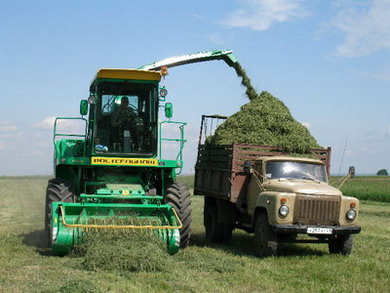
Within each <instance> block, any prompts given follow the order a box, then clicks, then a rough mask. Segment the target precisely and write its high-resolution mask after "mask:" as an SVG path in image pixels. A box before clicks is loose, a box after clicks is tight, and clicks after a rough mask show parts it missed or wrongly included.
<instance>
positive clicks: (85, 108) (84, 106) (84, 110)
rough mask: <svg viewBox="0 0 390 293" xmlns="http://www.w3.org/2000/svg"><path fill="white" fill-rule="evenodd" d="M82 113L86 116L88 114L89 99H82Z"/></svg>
mask: <svg viewBox="0 0 390 293" xmlns="http://www.w3.org/2000/svg"><path fill="white" fill-rule="evenodd" d="M80 114H81V116H85V115H87V114H88V101H87V100H81V102H80Z"/></svg>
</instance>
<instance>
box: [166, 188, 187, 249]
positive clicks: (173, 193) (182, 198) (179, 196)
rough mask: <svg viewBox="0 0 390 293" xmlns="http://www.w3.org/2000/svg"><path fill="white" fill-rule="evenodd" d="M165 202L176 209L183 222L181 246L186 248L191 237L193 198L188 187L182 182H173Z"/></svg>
mask: <svg viewBox="0 0 390 293" xmlns="http://www.w3.org/2000/svg"><path fill="white" fill-rule="evenodd" d="M165 203H167V204H170V205H171V206H172V207H173V208H174V209H175V211H176V213H177V215H178V216H179V219H180V221H181V223H182V224H183V226H182V228H181V229H180V247H181V248H186V247H187V246H188V245H189V243H190V237H191V198H190V191H189V190H188V187H187V186H186V185H185V184H182V183H177V182H176V183H173V184H172V185H171V186H170V187H169V188H168V190H167V194H166V196H165Z"/></svg>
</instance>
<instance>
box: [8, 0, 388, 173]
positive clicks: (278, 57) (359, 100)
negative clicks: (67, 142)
mask: <svg viewBox="0 0 390 293" xmlns="http://www.w3.org/2000/svg"><path fill="white" fill-rule="evenodd" d="M389 31H390V0H362V1H361V0H354V1H352V0H337V1H336V0H330V1H328V0H272V1H271V0H225V1H219V0H216V1H204V0H198V1H120V0H112V1H39V0H35V1H27V0H20V1H7V0H0V88H1V95H0V101H1V108H0V109H1V110H0V160H1V164H0V175H33V174H52V155H53V145H52V121H53V118H52V117H55V116H78V115H79V114H78V109H79V101H80V100H81V99H83V98H86V97H87V96H88V88H89V84H90V82H91V80H92V78H93V76H94V74H95V73H96V71H97V70H98V69H99V68H137V67H139V66H141V65H143V64H146V63H150V62H152V61H156V60H160V59H163V58H166V57H170V56H175V55H182V54H188V53H194V52H199V51H204V50H210V49H231V50H233V51H234V53H235V55H236V57H237V58H238V60H239V61H240V63H241V64H242V66H243V67H244V68H245V69H246V71H247V73H248V75H249V76H250V78H251V80H252V83H253V84H254V86H255V87H256V88H257V89H258V90H259V91H261V90H267V91H270V92H271V93H272V94H273V95H275V96H276V97H278V98H279V99H281V100H282V101H283V102H284V103H285V104H286V105H287V106H288V107H289V108H290V110H291V113H292V114H293V116H294V117H295V119H296V120H298V121H299V122H301V123H304V124H305V125H306V126H307V127H308V128H309V130H310V132H311V133H312V134H313V136H314V137H316V139H317V140H318V142H319V143H320V144H321V145H323V146H331V147H332V149H333V156H332V173H335V174H338V172H339V170H340V169H341V173H345V172H346V170H347V168H348V166H349V165H355V166H356V169H357V172H358V173H361V174H362V173H375V172H376V171H378V170H379V169H382V168H386V169H388V170H389V169H390V156H389V151H390V118H389V110H390V107H389V106H390V101H389V98H390V34H389ZM166 86H167V87H168V89H169V100H170V101H171V102H173V104H174V119H175V120H178V121H185V122H188V123H189V124H188V127H187V138H188V140H189V142H188V144H187V147H186V150H185V163H186V167H185V170H184V171H185V173H191V172H193V165H194V162H195V157H196V142H197V136H198V132H199V126H200V125H199V124H200V118H201V115H202V114H224V115H231V114H233V113H235V112H236V111H238V110H239V107H240V106H241V105H242V104H244V103H247V102H248V100H247V99H246V98H245V96H244V88H243V87H242V86H241V85H240V79H239V78H237V77H236V75H235V72H234V70H232V69H231V68H229V67H228V66H226V65H225V64H224V63H223V62H222V61H213V62H207V63H199V64H194V65H187V66H181V67H176V68H172V69H171V70H170V75H169V76H168V77H167V80H166Z"/></svg>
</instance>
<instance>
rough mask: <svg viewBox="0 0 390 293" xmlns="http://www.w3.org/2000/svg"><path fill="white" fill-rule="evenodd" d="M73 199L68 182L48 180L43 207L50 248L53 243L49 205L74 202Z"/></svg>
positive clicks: (50, 208) (56, 179)
mask: <svg viewBox="0 0 390 293" xmlns="http://www.w3.org/2000/svg"><path fill="white" fill-rule="evenodd" d="M74 199H75V196H74V193H73V190H72V186H71V184H70V183H69V182H67V181H66V180H63V179H58V178H55V179H50V180H49V183H48V186H47V190H46V206H45V234H46V239H47V244H48V246H49V247H51V245H52V241H53V233H52V207H51V203H52V202H55V201H60V202H74Z"/></svg>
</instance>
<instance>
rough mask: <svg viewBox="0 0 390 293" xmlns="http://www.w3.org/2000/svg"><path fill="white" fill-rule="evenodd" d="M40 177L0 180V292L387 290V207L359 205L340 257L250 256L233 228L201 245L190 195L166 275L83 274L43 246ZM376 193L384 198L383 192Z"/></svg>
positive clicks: (308, 249) (247, 243) (301, 253)
mask: <svg viewBox="0 0 390 293" xmlns="http://www.w3.org/2000/svg"><path fill="white" fill-rule="evenodd" d="M47 179H48V178H45V177H24V178H23V177H15V178H5V177H3V178H0V292H389V288H390V224H389V223H390V203H388V202H387V203H386V202H379V201H376V202H374V201H361V214H360V217H359V221H360V225H361V226H362V229H363V230H362V232H361V233H360V234H359V235H357V236H355V238H354V249H353V252H352V254H351V255H350V256H348V257H345V256H339V255H329V253H328V250H327V246H326V245H325V244H320V245H314V244H300V245H293V244H289V245H287V244H285V245H283V247H282V251H281V253H280V254H279V256H278V257H270V258H257V257H255V256H254V255H253V247H252V242H253V239H252V235H249V234H247V233H245V232H241V231H235V232H234V234H233V239H232V243H231V244H230V245H214V244H210V243H207V242H206V241H205V235H204V228H203V223H202V213H203V211H202V208H203V198H202V197H200V196H193V197H192V201H193V226H192V227H193V233H192V243H191V245H190V247H189V248H187V249H185V250H182V251H180V252H179V253H178V254H177V255H174V256H168V255H167V257H166V261H165V262H166V270H164V271H162V272H137V273H132V272H117V271H88V270H86V269H85V268H84V266H83V257H80V256H75V255H70V256H65V257H58V256H54V255H52V254H51V253H50V250H49V249H47V248H46V247H45V246H44V239H43V238H44V233H43V221H44V198H45V189H46V184H47ZM182 180H184V181H189V182H190V180H191V177H187V178H182ZM354 180H355V179H354ZM364 180H366V181H367V182H371V181H372V180H374V182H375V183H373V184H371V183H367V184H366V183H364V182H363V181H364ZM356 182H358V181H356ZM359 182H360V183H359V184H361V186H362V187H361V188H363V189H362V191H361V194H366V193H370V194H371V193H373V192H374V189H382V188H383V187H382V186H390V179H388V178H385V179H383V178H382V179H381V181H379V180H377V178H359ZM362 182H363V183H362ZM352 183H353V182H351V184H352ZM367 185H370V186H371V188H372V190H371V191H369V190H368V191H367V190H365V189H364V187H367ZM346 190H347V189H346ZM359 190H360V189H359V188H358V189H357V190H355V191H354V192H355V193H356V194H353V195H355V196H356V195H358V194H359ZM383 190H384V191H383V192H385V194H386V193H387V194H386V196H387V197H390V188H387V189H383ZM344 192H345V193H349V192H346V191H344ZM351 195H352V194H351ZM113 249H121V247H114V248H113ZM139 249H140V250H142V249H143V248H142V247H139ZM102 253H104V252H102Z"/></svg>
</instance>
